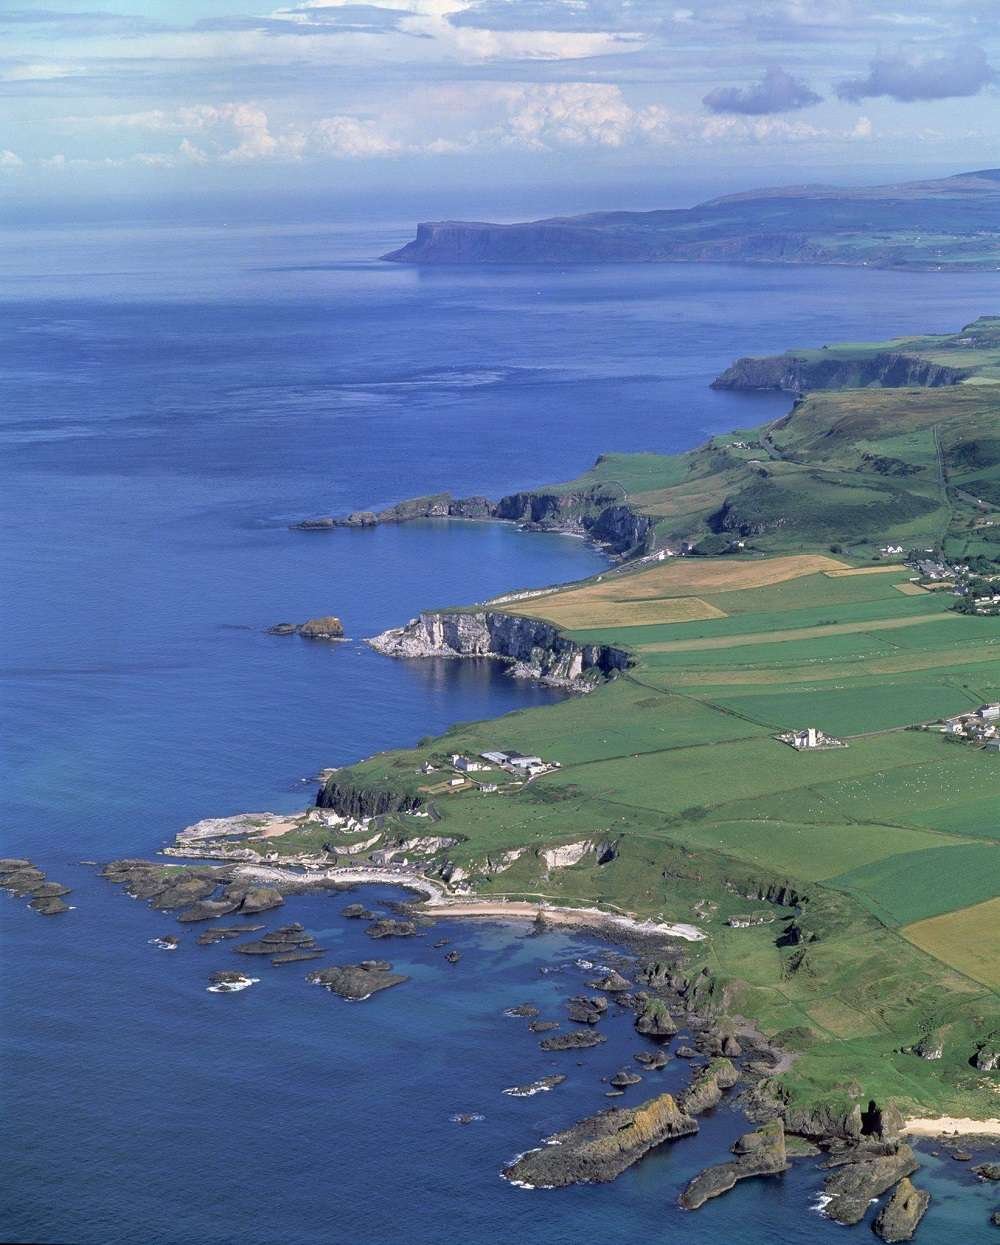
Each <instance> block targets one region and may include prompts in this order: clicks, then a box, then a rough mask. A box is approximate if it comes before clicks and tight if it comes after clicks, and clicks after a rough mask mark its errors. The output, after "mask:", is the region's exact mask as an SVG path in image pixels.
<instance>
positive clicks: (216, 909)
mask: <svg viewBox="0 0 1000 1245" xmlns="http://www.w3.org/2000/svg"><path fill="white" fill-rule="evenodd" d="M236 907H237V905H236V904H234V903H231V902H229V901H227V900H225V899H199V900H198V902H197V903H193V904H192V905H191V906H190V908H184V909H183V910H182V911H180V912H178V913H177V919H178V921H181V922H185V923H186V922H189V921H211V920H214V918H215V917H220V916H228V915H229V914H230V913H231V912H235V911H236Z"/></svg>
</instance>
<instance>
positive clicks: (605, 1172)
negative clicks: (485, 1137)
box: [503, 1094, 698, 1188]
mask: <svg viewBox="0 0 1000 1245" xmlns="http://www.w3.org/2000/svg"><path fill="white" fill-rule="evenodd" d="M697 1131H698V1124H697V1121H695V1120H693V1119H691V1117H690V1116H689V1115H685V1114H684V1112H683V1111H682V1110H681V1108H680V1107H679V1106H678V1105H677V1103H676V1102H675V1100H674V1098H673V1097H672V1095H670V1094H660V1095H659V1096H658V1097H656V1098H651V1099H650V1100H649V1101H648V1102H644V1103H642V1104H641V1105H640V1106H637V1107H631V1108H625V1109H621V1108H616V1107H611V1108H609V1109H608V1110H607V1111H601V1112H600V1113H599V1114H597V1115H592V1116H590V1117H589V1118H588V1119H585V1120H581V1121H580V1122H579V1123H578V1124H574V1125H573V1127H572V1128H568V1129H566V1131H565V1132H561V1133H556V1134H555V1136H553V1137H549V1138H547V1139H546V1142H547V1144H546V1145H544V1146H542V1147H541V1148H540V1149H538V1150H529V1151H528V1153H527V1154H522V1155H521V1156H520V1157H519V1158H517V1159H515V1160H514V1162H513V1163H511V1164H510V1165H509V1166H508V1167H505V1168H504V1171H503V1175H504V1176H505V1177H506V1179H508V1180H510V1181H512V1182H514V1183H516V1184H520V1185H527V1186H529V1187H531V1188H559V1187H562V1186H565V1185H570V1184H591V1183H597V1184H603V1183H606V1182H607V1181H609V1180H614V1179H615V1177H616V1176H620V1175H621V1173H622V1172H623V1171H625V1169H626V1168H628V1167H630V1166H631V1165H632V1164H633V1163H634V1162H636V1160H637V1159H640V1158H642V1156H643V1155H644V1154H646V1153H647V1151H649V1150H651V1149H653V1147H654V1146H658V1145H662V1143H663V1142H665V1141H672V1140H674V1139H675V1138H678V1137H686V1136H688V1135H690V1134H691V1133H696V1132H697Z"/></svg>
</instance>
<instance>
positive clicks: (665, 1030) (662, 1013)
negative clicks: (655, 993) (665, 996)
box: [635, 999, 677, 1038]
mask: <svg viewBox="0 0 1000 1245" xmlns="http://www.w3.org/2000/svg"><path fill="white" fill-rule="evenodd" d="M635 1028H636V1032H637V1033H641V1034H643V1035H644V1036H645V1037H654V1038H668V1037H673V1036H674V1034H675V1033H676V1032H677V1024H676V1022H675V1020H674V1018H673V1016H671V1014H670V1009H669V1008H668V1007H667V1005H666V1003H664V1002H663V1001H662V1000H661V999H649V1000H648V1001H647V1002H646V1004H645V1005H644V1007H643V1009H642V1011H641V1012H640V1013H639V1015H638V1016H637V1017H636V1021H635Z"/></svg>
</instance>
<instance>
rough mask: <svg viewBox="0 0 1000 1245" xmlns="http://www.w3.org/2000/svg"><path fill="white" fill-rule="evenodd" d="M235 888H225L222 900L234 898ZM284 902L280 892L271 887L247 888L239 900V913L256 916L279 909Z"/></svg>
mask: <svg viewBox="0 0 1000 1245" xmlns="http://www.w3.org/2000/svg"><path fill="white" fill-rule="evenodd" d="M236 894H237V890H236V888H235V887H232V886H227V887H226V889H225V891H224V892H223V898H224V899H228V898H235V897H236ZM284 902H285V898H284V896H283V895H282V893H281V891H278V890H275V889H274V887H273V886H248V887H247V888H246V889H245V891H244V892H243V894H242V896H241V897H240V900H239V905H240V911H241V912H245V913H246V914H247V915H248V916H256V915H257V913H258V912H269V911H270V910H271V909H272V908H280V907H281V905H282V904H283V903H284Z"/></svg>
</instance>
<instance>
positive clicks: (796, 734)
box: [777, 726, 847, 752]
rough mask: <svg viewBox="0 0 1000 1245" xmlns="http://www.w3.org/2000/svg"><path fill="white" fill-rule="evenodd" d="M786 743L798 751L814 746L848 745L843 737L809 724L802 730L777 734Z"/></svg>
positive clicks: (837, 746) (840, 746)
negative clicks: (836, 737)
mask: <svg viewBox="0 0 1000 1245" xmlns="http://www.w3.org/2000/svg"><path fill="white" fill-rule="evenodd" d="M777 738H778V739H780V740H781V742H782V743H784V744H791V746H792V747H793V748H795V749H796V750H797V751H798V752H806V751H808V750H810V749H813V748H844V747H846V746H847V745H846V744H845V743H844V741H843V740H842V739H835V738H834V737H833V736H832V735H827V734H825V733H824V732H823V731H821V730H820V729H819V727H818V726H807V727H806V728H805V729H804V730H801V731H785V732H784V733H783V734H781V735H778V736H777Z"/></svg>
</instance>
